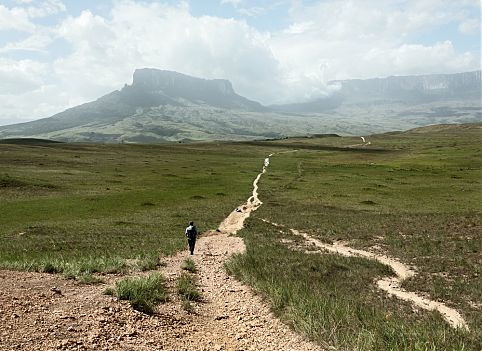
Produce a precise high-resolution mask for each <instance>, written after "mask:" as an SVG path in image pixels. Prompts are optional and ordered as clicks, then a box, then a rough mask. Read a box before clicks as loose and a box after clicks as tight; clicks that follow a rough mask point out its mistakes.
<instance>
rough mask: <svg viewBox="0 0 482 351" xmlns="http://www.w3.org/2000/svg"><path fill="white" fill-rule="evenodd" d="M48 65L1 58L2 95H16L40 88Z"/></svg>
mask: <svg viewBox="0 0 482 351" xmlns="http://www.w3.org/2000/svg"><path fill="white" fill-rule="evenodd" d="M45 70H46V65H45V64H41V63H39V62H35V61H31V60H21V61H15V60H9V59H2V58H0V82H2V84H0V95H6V94H9V95H16V94H23V93H26V92H29V91H33V90H35V89H38V88H40V86H41V85H42V76H43V74H44V72H45Z"/></svg>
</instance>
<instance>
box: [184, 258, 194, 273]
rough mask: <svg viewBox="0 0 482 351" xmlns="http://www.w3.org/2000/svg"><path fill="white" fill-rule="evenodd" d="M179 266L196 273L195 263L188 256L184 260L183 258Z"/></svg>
mask: <svg viewBox="0 0 482 351" xmlns="http://www.w3.org/2000/svg"><path fill="white" fill-rule="evenodd" d="M181 268H182V269H184V270H185V271H188V272H191V273H197V268H196V265H195V263H194V261H193V260H192V259H190V258H187V259H186V260H184V262H183V263H182V267H181Z"/></svg>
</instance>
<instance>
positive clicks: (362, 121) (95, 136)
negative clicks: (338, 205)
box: [0, 68, 482, 142]
mask: <svg viewBox="0 0 482 351" xmlns="http://www.w3.org/2000/svg"><path fill="white" fill-rule="evenodd" d="M330 84H331V85H332V86H333V87H335V88H336V89H334V90H335V93H333V94H332V95H331V96H329V97H327V98H323V99H317V100H314V101H309V102H304V103H297V104H289V105H274V106H270V107H269V108H268V107H265V106H263V105H261V104H260V103H258V102H255V101H252V100H249V99H247V98H245V97H242V96H240V95H238V94H236V92H235V91H234V89H233V87H232V85H231V83H230V82H229V81H228V80H224V79H213V80H208V79H201V78H195V77H191V76H188V75H184V74H181V73H177V72H172V71H164V70H158V69H151V68H144V69H138V70H136V71H135V72H134V76H133V83H132V84H131V85H125V86H124V87H123V88H122V89H120V90H116V91H113V92H112V93H109V94H107V95H104V96H102V97H101V98H99V99H97V100H95V101H92V102H89V103H86V104H83V105H79V106H76V107H73V108H70V109H67V110H65V111H63V112H60V113H58V114H56V115H54V116H52V117H49V118H44V119H40V120H36V121H32V122H27V123H21V124H14V125H10V126H0V138H17V137H35V138H47V139H56V140H62V141H87V142H91V141H95V142H124V141H128V142H165V141H179V140H214V139H229V140H233V139H253V138H266V137H268V138H273V137H281V136H286V135H296V134H298V135H299V134H309V133H312V134H315V133H338V134H357V133H360V134H361V133H365V132H370V133H373V132H383V131H388V130H394V129H409V128H413V127H417V126H423V125H427V124H435V123H454V122H460V123H468V122H474V121H479V120H481V119H482V112H481V108H480V94H481V71H476V72H467V73H459V74H443V75H442V74H441V75H426V76H406V77H388V78H375V79H366V80H344V81H334V82H330Z"/></svg>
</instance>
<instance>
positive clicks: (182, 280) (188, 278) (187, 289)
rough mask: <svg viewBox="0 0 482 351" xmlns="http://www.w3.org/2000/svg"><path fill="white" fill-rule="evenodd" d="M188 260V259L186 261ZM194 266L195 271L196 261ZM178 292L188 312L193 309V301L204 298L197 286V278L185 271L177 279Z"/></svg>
mask: <svg viewBox="0 0 482 351" xmlns="http://www.w3.org/2000/svg"><path fill="white" fill-rule="evenodd" d="M187 261H188V260H186V261H185V262H187ZM191 262H192V260H191ZM190 266H191V265H190ZM192 267H193V268H194V271H197V269H196V267H195V266H194V262H193V264H192ZM192 267H191V268H192ZM177 293H178V294H179V297H180V298H181V303H182V306H183V308H184V309H185V310H186V311H188V312H192V310H193V307H192V304H191V302H199V301H201V300H202V294H201V292H200V291H199V289H198V287H197V278H196V276H195V275H193V274H189V273H184V272H183V273H182V274H181V276H180V277H179V280H178V281H177Z"/></svg>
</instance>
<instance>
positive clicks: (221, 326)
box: [0, 159, 320, 351]
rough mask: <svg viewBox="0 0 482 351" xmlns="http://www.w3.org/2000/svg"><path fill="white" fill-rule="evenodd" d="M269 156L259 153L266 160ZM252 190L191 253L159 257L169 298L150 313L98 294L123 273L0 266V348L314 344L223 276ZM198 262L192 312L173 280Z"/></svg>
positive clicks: (251, 206) (253, 200)
mask: <svg viewBox="0 0 482 351" xmlns="http://www.w3.org/2000/svg"><path fill="white" fill-rule="evenodd" d="M268 164H269V159H266V160H265V167H263V172H262V173H264V172H265V170H266V167H267V166H268ZM262 173H260V174H259V175H258V177H257V178H256V179H255V181H254V183H253V196H251V197H250V198H249V199H248V201H247V202H246V204H244V205H242V206H240V207H239V208H238V209H236V210H235V211H233V212H232V213H231V214H230V215H229V216H228V217H227V218H226V219H225V221H223V223H221V225H220V227H219V229H218V230H217V231H210V232H207V233H205V234H204V235H202V236H201V237H200V238H199V240H198V243H197V245H196V251H195V254H194V255H193V256H189V255H188V254H187V251H184V252H181V253H179V254H177V255H176V256H173V257H169V258H164V259H163V261H164V262H166V263H167V266H165V267H161V268H160V271H161V272H162V273H163V274H164V275H165V276H166V278H167V285H168V288H169V291H170V297H171V301H170V302H168V303H164V304H161V305H160V306H159V307H158V309H157V311H156V313H155V314H154V315H152V316H149V315H146V314H143V313H141V312H137V311H135V310H133V309H132V308H131V307H130V305H129V303H128V302H125V301H118V300H117V299H116V298H113V297H111V296H107V295H104V294H103V291H104V290H105V288H106V287H107V286H112V285H113V284H114V283H115V281H116V280H118V279H121V278H122V277H120V276H117V277H114V276H109V277H108V278H106V279H107V281H106V283H107V285H106V284H101V285H95V286H89V285H79V284H78V283H76V282H75V281H72V280H66V279H63V278H62V277H61V276H59V275H50V274H41V273H28V272H14V271H0V291H1V294H0V350H302V351H304V350H320V347H319V346H317V345H314V344H312V343H310V342H309V341H307V340H305V339H304V338H303V337H301V336H299V335H297V334H296V333H294V332H293V331H292V330H290V329H289V328H288V327H287V326H286V325H284V324H283V323H281V322H280V321H279V320H278V319H276V318H275V317H274V316H273V315H272V314H271V312H270V311H269V308H268V307H267V306H266V305H265V304H264V303H263V301H262V300H261V298H260V297H259V296H257V295H255V294H254V293H253V292H252V291H251V290H250V289H249V288H248V287H246V286H244V285H242V284H241V283H240V282H238V281H236V280H234V279H232V278H230V277H229V276H228V275H227V274H226V272H225V270H224V266H223V265H224V262H225V261H226V259H228V258H229V257H230V256H231V255H232V254H234V253H241V252H243V251H244V250H245V247H244V244H243V241H242V239H241V238H239V237H234V236H230V234H234V233H235V232H236V231H238V230H240V229H241V228H242V226H243V222H244V220H245V219H246V218H247V217H248V216H249V214H250V212H251V211H253V210H255V209H257V208H258V207H259V206H260V205H261V204H262V203H261V201H260V200H259V199H258V194H257V182H258V180H259V179H260V177H261V175H262ZM187 257H191V258H192V259H193V260H194V262H195V263H196V266H197V268H198V273H197V276H198V278H199V288H200V289H202V294H203V301H202V302H200V303H196V304H195V306H194V312H193V313H188V312H186V311H185V310H183V308H182V307H181V306H182V304H181V301H180V300H179V298H178V297H177V295H176V291H175V286H176V281H177V278H178V277H179V275H180V274H181V271H182V269H181V265H182V263H183V261H184V260H185V259H186V258H187Z"/></svg>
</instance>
